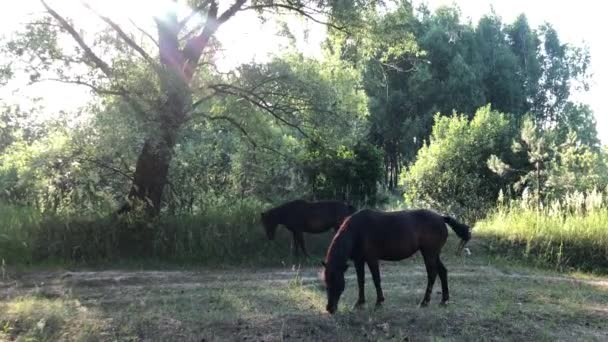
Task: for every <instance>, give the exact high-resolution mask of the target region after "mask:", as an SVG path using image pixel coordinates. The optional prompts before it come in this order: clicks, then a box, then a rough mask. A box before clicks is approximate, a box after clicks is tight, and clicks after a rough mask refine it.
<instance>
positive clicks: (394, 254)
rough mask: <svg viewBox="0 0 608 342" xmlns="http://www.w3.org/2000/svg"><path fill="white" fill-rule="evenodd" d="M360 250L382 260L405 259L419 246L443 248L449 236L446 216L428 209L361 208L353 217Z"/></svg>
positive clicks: (420, 247)
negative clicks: (387, 209)
mask: <svg viewBox="0 0 608 342" xmlns="http://www.w3.org/2000/svg"><path fill="white" fill-rule="evenodd" d="M351 225H353V228H354V229H355V230H357V231H358V232H357V235H358V236H360V239H361V243H360V246H361V252H362V253H363V254H365V255H369V256H374V257H377V258H378V259H383V260H402V259H405V258H408V257H410V256H411V255H413V254H414V253H416V251H418V250H421V249H422V250H424V249H438V248H439V249H440V248H441V247H442V246H443V244H444V243H445V241H446V239H447V228H446V226H445V223H444V221H443V218H442V217H441V216H440V215H439V214H436V213H434V212H432V211H429V210H421V209H419V210H403V211H397V212H380V211H375V210H366V211H361V212H359V213H357V214H355V215H353V216H352V218H351Z"/></svg>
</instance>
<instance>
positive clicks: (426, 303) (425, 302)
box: [418, 301, 429, 308]
mask: <svg viewBox="0 0 608 342" xmlns="http://www.w3.org/2000/svg"><path fill="white" fill-rule="evenodd" d="M418 306H419V307H421V308H426V307H427V306H429V302H428V301H422V302H420V304H419V305H418Z"/></svg>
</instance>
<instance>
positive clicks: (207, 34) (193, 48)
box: [183, 0, 247, 80]
mask: <svg viewBox="0 0 608 342" xmlns="http://www.w3.org/2000/svg"><path fill="white" fill-rule="evenodd" d="M246 1H247V0H235V2H234V3H233V4H232V5H231V6H230V7H229V8H228V9H227V10H226V11H225V12H224V13H222V14H221V15H220V16H219V18H218V17H217V10H218V8H217V7H218V5H217V2H216V1H215V0H211V3H210V4H209V10H208V11H207V21H206V22H205V26H204V27H203V30H202V32H201V33H200V34H199V35H198V36H196V37H194V38H192V39H190V40H188V42H187V43H186V46H184V50H183V55H184V61H185V63H184V69H183V73H184V75H185V77H186V79H188V80H190V79H192V76H193V75H194V71H195V70H196V66H197V64H198V60H199V59H200V57H201V54H202V53H203V50H204V49H205V47H206V46H207V44H208V43H209V40H210V39H211V36H213V34H214V33H215V32H216V31H217V29H218V28H219V27H220V25H222V24H223V23H225V22H226V21H227V20H228V19H230V18H231V17H232V16H233V15H235V14H236V12H238V11H239V10H240V9H241V7H242V6H243V4H244V3H245V2H246Z"/></svg>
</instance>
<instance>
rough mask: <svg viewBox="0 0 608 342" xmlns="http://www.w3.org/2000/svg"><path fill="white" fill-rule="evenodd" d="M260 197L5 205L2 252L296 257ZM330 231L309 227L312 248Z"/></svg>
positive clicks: (29, 258)
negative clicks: (147, 214)
mask: <svg viewBox="0 0 608 342" xmlns="http://www.w3.org/2000/svg"><path fill="white" fill-rule="evenodd" d="M263 208H267V205H264V204H262V203H260V202H258V201H255V200H238V201H221V202H220V203H214V204H212V205H209V206H208V207H206V208H204V210H202V211H201V213H199V214H194V215H182V216H170V215H167V216H160V217H159V218H156V219H153V220H150V219H146V218H142V217H141V216H137V215H124V216H121V217H115V216H112V215H102V214H99V215H97V216H88V217H72V216H65V215H63V216H60V215H41V214H40V213H38V212H37V211H35V210H32V209H28V208H21V207H15V206H7V205H0V259H3V260H5V262H6V263H8V264H9V265H10V264H15V263H17V264H24V263H25V264H27V263H40V262H54V263H81V264H98V263H106V262H116V261H118V260H126V261H129V260H134V261H146V262H150V261H152V262H156V261H159V262H192V263H197V264H198V263H203V264H206V263H210V264H211V263H212V264H214V265H226V264H247V263H256V264H258V265H259V264H262V265H263V264H267V265H274V264H277V263H282V262H287V261H291V256H290V255H291V250H290V244H291V235H290V234H288V232H287V231H286V230H285V229H283V228H279V229H278V231H277V238H276V240H274V241H268V240H267V238H266V235H265V233H264V230H263V228H262V225H261V224H260V223H259V213H260V212H261V211H262V209H263ZM331 236H332V235H331V233H330V232H328V233H325V234H319V235H306V236H305V239H306V243H307V247H308V250H309V252H312V254H316V255H322V254H323V253H324V251H325V249H326V248H327V245H328V244H329V242H330V240H331Z"/></svg>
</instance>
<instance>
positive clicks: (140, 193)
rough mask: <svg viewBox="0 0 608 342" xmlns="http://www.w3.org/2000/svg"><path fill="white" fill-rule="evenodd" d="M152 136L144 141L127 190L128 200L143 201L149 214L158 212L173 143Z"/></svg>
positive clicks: (171, 155) (166, 179)
mask: <svg viewBox="0 0 608 342" xmlns="http://www.w3.org/2000/svg"><path fill="white" fill-rule="evenodd" d="M154 140H159V139H154V138H152V137H150V138H148V139H147V140H146V142H145V143H144V147H143V149H142V151H141V153H140V154H139V157H138V158H137V164H136V165H135V177H134V179H133V185H132V186H131V191H130V192H129V199H130V200H142V201H144V204H145V207H146V210H147V212H148V214H150V215H153V216H154V215H157V214H158V213H159V212H160V208H161V200H162V194H163V189H164V187H165V185H166V184H167V181H168V178H167V176H168V173H169V164H170V163H171V158H172V157H173V151H172V149H173V144H170V143H169V142H167V141H164V139H160V140H159V141H154Z"/></svg>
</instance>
